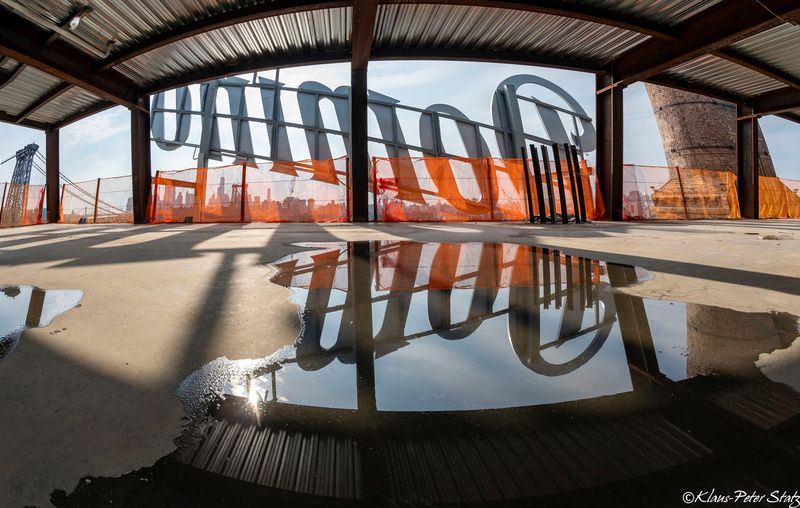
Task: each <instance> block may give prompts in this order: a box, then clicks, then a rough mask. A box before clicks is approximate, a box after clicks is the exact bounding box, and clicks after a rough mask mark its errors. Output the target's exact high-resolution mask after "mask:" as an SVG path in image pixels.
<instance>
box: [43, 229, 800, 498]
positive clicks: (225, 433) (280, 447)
mask: <svg viewBox="0 0 800 508" xmlns="http://www.w3.org/2000/svg"><path fill="white" fill-rule="evenodd" d="M300 247H301V248H302V249H303V250H302V251H301V252H299V253H297V254H293V255H290V256H288V257H285V258H283V259H280V260H278V261H276V262H275V263H274V266H275V268H276V273H275V274H274V275H273V277H272V278H271V281H272V282H273V283H276V284H279V285H282V286H285V287H287V288H289V289H290V290H291V298H292V300H293V301H294V302H295V303H297V305H298V309H299V316H300V320H301V331H300V334H299V337H298V338H297V341H296V343H295V345H294V346H293V347H290V348H285V349H284V350H281V351H278V352H276V353H274V354H273V355H270V356H268V357H265V358H263V359H257V360H242V361H230V360H227V359H225V358H220V359H218V360H215V361H214V362H211V363H210V364H208V365H206V366H205V367H204V368H203V369H200V370H199V371H197V372H195V373H194V374H192V376H190V377H189V378H188V379H187V380H186V381H185V382H184V383H183V384H182V385H181V386H180V387H179V389H178V395H179V396H180V397H181V399H182V400H183V402H184V404H185V407H186V410H187V414H188V415H189V416H190V417H192V419H193V422H195V423H196V424H195V425H194V426H190V427H189V430H187V433H186V435H185V436H184V439H183V441H182V443H181V446H180V448H179V450H178V451H177V452H176V453H175V454H173V455H172V456H170V457H168V458H166V459H162V461H161V462H160V463H159V464H157V465H156V466H154V467H153V468H148V469H146V470H142V471H139V472H134V473H131V475H126V476H125V477H122V478H121V479H96V480H95V481H93V482H91V483H88V484H82V485H81V486H79V488H78V489H77V490H76V492H75V493H73V494H72V495H71V496H66V495H64V494H63V493H59V494H58V495H56V497H54V500H55V501H57V503H58V504H63V505H69V504H73V505H80V503H92V502H100V501H103V500H108V499H110V498H113V497H114V496H117V497H118V498H120V499H123V500H124V499H127V498H130V499H132V500H137V499H139V497H137V496H144V495H147V496H151V495H156V494H158V493H160V492H162V491H164V492H172V493H173V494H175V492H178V491H179V492H181V493H182V494H175V495H176V496H177V497H179V498H181V496H183V497H182V499H184V500H185V501H186V502H187V503H190V504H191V502H195V501H197V500H199V499H202V500H204V501H208V502H209V503H210V504H222V503H225V502H228V501H230V500H231V499H233V498H235V497H236V496H238V495H246V496H249V497H247V499H248V500H250V501H253V503H260V502H269V501H273V502H280V503H282V504H300V505H307V504H313V503H320V504H322V505H325V504H327V503H333V502H336V503H345V504H346V503H351V502H358V503H364V502H368V503H378V504H385V503H392V504H397V503H399V504H403V503H411V504H414V503H419V504H423V505H424V504H430V503H433V504H452V503H455V504H463V503H467V504H470V503H484V502H486V503H500V504H503V503H506V502H522V503H524V502H525V500H528V501H530V500H532V499H537V500H538V501H542V502H545V501H548V502H553V503H554V504H560V503H561V502H562V501H565V500H566V501H568V502H577V504H579V505H580V504H584V502H588V500H590V499H591V500H599V501H602V503H610V504H609V505H610V506H628V505H630V506H640V505H641V504H640V503H641V502H644V501H645V500H646V499H645V498H644V497H641V496H644V493H646V492H647V493H649V492H655V491H657V490H658V489H661V490H662V491H663V492H662V494H663V496H666V497H665V498H664V499H665V500H666V501H669V502H667V503H666V504H665V506H673V505H674V506H678V505H681V504H682V503H681V501H680V497H670V496H677V495H678V494H679V491H681V492H682V490H681V489H684V490H685V489H689V488H690V487H691V488H694V487H695V486H696V487H698V488H703V487H711V486H712V485H720V486H721V487H724V488H728V487H729V486H730V487H731V488H733V487H737V486H738V487H740V488H748V487H753V486H754V485H755V486H757V487H758V488H762V489H764V488H767V487H772V486H773V485H774V486H776V487H778V486H780V487H781V488H784V487H786V488H789V487H791V486H792V485H791V483H792V481H793V480H792V478H795V476H796V475H794V476H793V475H791V474H788V476H787V471H791V470H794V471H795V472H796V471H798V470H800V469H798V466H800V460H798V453H800V448H798V445H800V432H798V423H799V422H800V420H799V419H798V418H799V417H800V400H798V392H797V391H796V390H798V389H800V386H799V384H798V379H799V378H800V376H798V374H797V372H798V367H800V365H797V363H800V354H798V348H800V343H795V342H794V341H795V339H797V337H798V336H799V335H800V332H798V320H797V317H795V316H791V315H788V314H779V313H763V312H759V313H744V312H737V311H733V310H730V309H724V308H719V307H714V306H708V305H697V304H687V303H682V302H672V301H660V300H649V299H643V298H639V297H635V296H631V295H629V294H627V293H626V287H628V286H631V285H635V284H639V283H642V282H643V281H646V280H650V279H652V277H653V276H652V274H651V273H649V272H647V271H646V270H643V269H640V268H636V267H630V266H623V265H615V264H611V263H606V262H603V261H598V260H592V259H586V258H581V257H576V256H569V255H566V254H564V253H561V252H559V251H556V250H548V249H542V248H537V247H531V246H524V245H517V244H494V243H483V244H481V243H471V244H437V243H417V242H407V241H379V242H354V243H346V242H341V243H324V244H322V243H320V244H312V243H309V244H302V245H300ZM208 416H210V417H211V418H210V419H209V418H206V417H208ZM743 442H744V443H745V444H742V443H743ZM767 449H769V450H770V451H769V453H768V454H767V456H768V457H769V459H766V458H765V456H763V455H762V454H763V453H764V450H767ZM703 464H706V465H709V464H710V465H713V467H712V468H711V469H708V470H705V469H703V467H704V466H703ZM698 468H699V469H698ZM698 470H703V471H706V472H707V473H708V474H706V475H705V476H698V475H697V474H696V473H697V471H698ZM712 470H713V474H712V473H710V472H709V471H712ZM663 475H667V476H668V477H669V478H671V480H670V482H664V481H663V478H662V476H663ZM664 477H666V476H664ZM137 478H138V480H137ZM143 478H144V479H143ZM700 478H706V479H707V481H706V482H705V483H703V482H702V481H700ZM698 482H699V483H698ZM726 482H730V485H728V483H726ZM737 482H738V483H737ZM770 482H772V483H770ZM609 486H617V487H618V488H620V489H622V490H623V491H625V492H627V493H628V495H629V498H628V499H627V500H620V499H619V498H618V496H617V492H616V491H615V490H614V489H615V488H617V487H609ZM670 486H674V487H675V490H674V491H673V489H672V487H670ZM796 487H798V488H800V484H798V485H796ZM753 488H755V487H753ZM654 489H655V490H654ZM126 496H127V497H126ZM215 496H216V497H215ZM587 496H588V497H587ZM671 501H674V503H672V502H671Z"/></svg>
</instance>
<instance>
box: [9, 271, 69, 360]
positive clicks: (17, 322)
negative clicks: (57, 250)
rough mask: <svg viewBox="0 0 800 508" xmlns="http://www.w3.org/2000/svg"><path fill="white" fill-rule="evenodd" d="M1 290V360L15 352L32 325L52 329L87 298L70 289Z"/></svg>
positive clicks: (20, 287)
mask: <svg viewBox="0 0 800 508" xmlns="http://www.w3.org/2000/svg"><path fill="white" fill-rule="evenodd" d="M0 290H1V291H0V360H3V359H5V358H6V357H7V356H8V355H9V354H10V353H11V352H12V351H13V350H14V348H15V347H16V345H17V343H18V342H19V338H20V335H21V334H22V332H23V331H25V329H27V328H28V326H29V325H30V326H48V325H49V324H50V322H51V321H52V320H53V319H55V318H56V316H58V315H60V314H63V313H64V312H66V311H68V310H69V309H71V308H73V307H75V306H76V305H78V303H79V302H80V301H81V298H83V291H79V290H70V289H58V290H47V291H44V290H40V289H34V288H33V287H31V286H1V287H0ZM34 296H36V297H34ZM28 321H30V322H28Z"/></svg>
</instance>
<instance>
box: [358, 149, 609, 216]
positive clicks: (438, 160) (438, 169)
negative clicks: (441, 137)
mask: <svg viewBox="0 0 800 508" xmlns="http://www.w3.org/2000/svg"><path fill="white" fill-rule="evenodd" d="M529 162H530V161H529ZM561 164H562V168H564V170H563V174H564V176H563V178H564V187H565V189H564V192H565V198H566V204H567V211H568V215H573V216H574V215H575V204H576V203H577V197H573V196H572V192H571V185H570V179H569V177H568V175H567V170H566V167H567V166H566V161H561ZM529 167H530V164H529ZM524 168H525V165H524V164H523V161H522V159H500V158H493V157H480V158H456V157H412V158H387V157H374V158H373V159H372V193H373V207H374V210H375V220H377V221H379V222H409V221H524V220H527V219H528V218H529V216H530V214H529V212H528V198H527V193H526V187H525V172H524V171H525V169H524ZM580 173H581V174H580V179H579V181H580V182H581V185H582V186H583V194H584V202H585V207H586V215H587V217H588V218H594V217H595V206H594V200H593V193H592V185H591V183H590V179H589V177H590V173H591V171H590V169H589V168H588V166H587V165H586V164H585V162H584V163H582V164H581V166H580ZM551 177H552V180H553V188H554V194H555V196H554V198H555V202H556V206H555V208H556V211H557V212H558V213H560V210H561V208H560V206H561V205H560V199H559V192H558V180H557V178H556V174H555V163H553V162H551ZM546 178H547V177H546V176H544V175H543V176H542V179H543V180H542V182H543V183H542V188H543V191H544V193H545V203H548V200H547V186H546V185H544V182H545V179H546ZM531 179H533V175H531ZM576 179H577V178H576ZM531 186H532V188H533V187H535V183H534V182H533V181H531ZM532 192H535V189H532ZM532 204H533V215H534V216H536V215H538V214H539V206H538V200H537V199H536V198H535V197H534V198H533V199H532ZM545 206H547V204H546V205H545ZM548 212H549V210H548Z"/></svg>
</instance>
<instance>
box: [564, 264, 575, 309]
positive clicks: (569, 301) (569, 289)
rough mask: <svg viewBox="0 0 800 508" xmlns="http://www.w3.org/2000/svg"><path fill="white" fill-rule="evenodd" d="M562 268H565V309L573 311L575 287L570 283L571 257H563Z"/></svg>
mask: <svg viewBox="0 0 800 508" xmlns="http://www.w3.org/2000/svg"><path fill="white" fill-rule="evenodd" d="M564 266H566V267H567V270H566V274H567V309H568V310H573V309H574V308H575V302H574V300H575V295H574V293H575V285H574V284H573V281H572V256H569V255H565V256H564Z"/></svg>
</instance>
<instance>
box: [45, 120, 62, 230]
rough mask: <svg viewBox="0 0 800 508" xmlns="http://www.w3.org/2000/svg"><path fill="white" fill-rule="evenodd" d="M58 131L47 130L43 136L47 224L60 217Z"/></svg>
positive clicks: (56, 220)
mask: <svg viewBox="0 0 800 508" xmlns="http://www.w3.org/2000/svg"><path fill="white" fill-rule="evenodd" d="M58 133H59V130H58V129H47V131H46V134H45V149H44V153H45V159H46V164H45V170H46V173H47V179H46V182H47V199H46V203H47V222H58V219H59V218H60V217H61V199H60V196H59V193H60V191H61V185H59V180H60V178H61V177H60V168H59V165H60V161H59V158H58V155H59V148H58Z"/></svg>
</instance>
